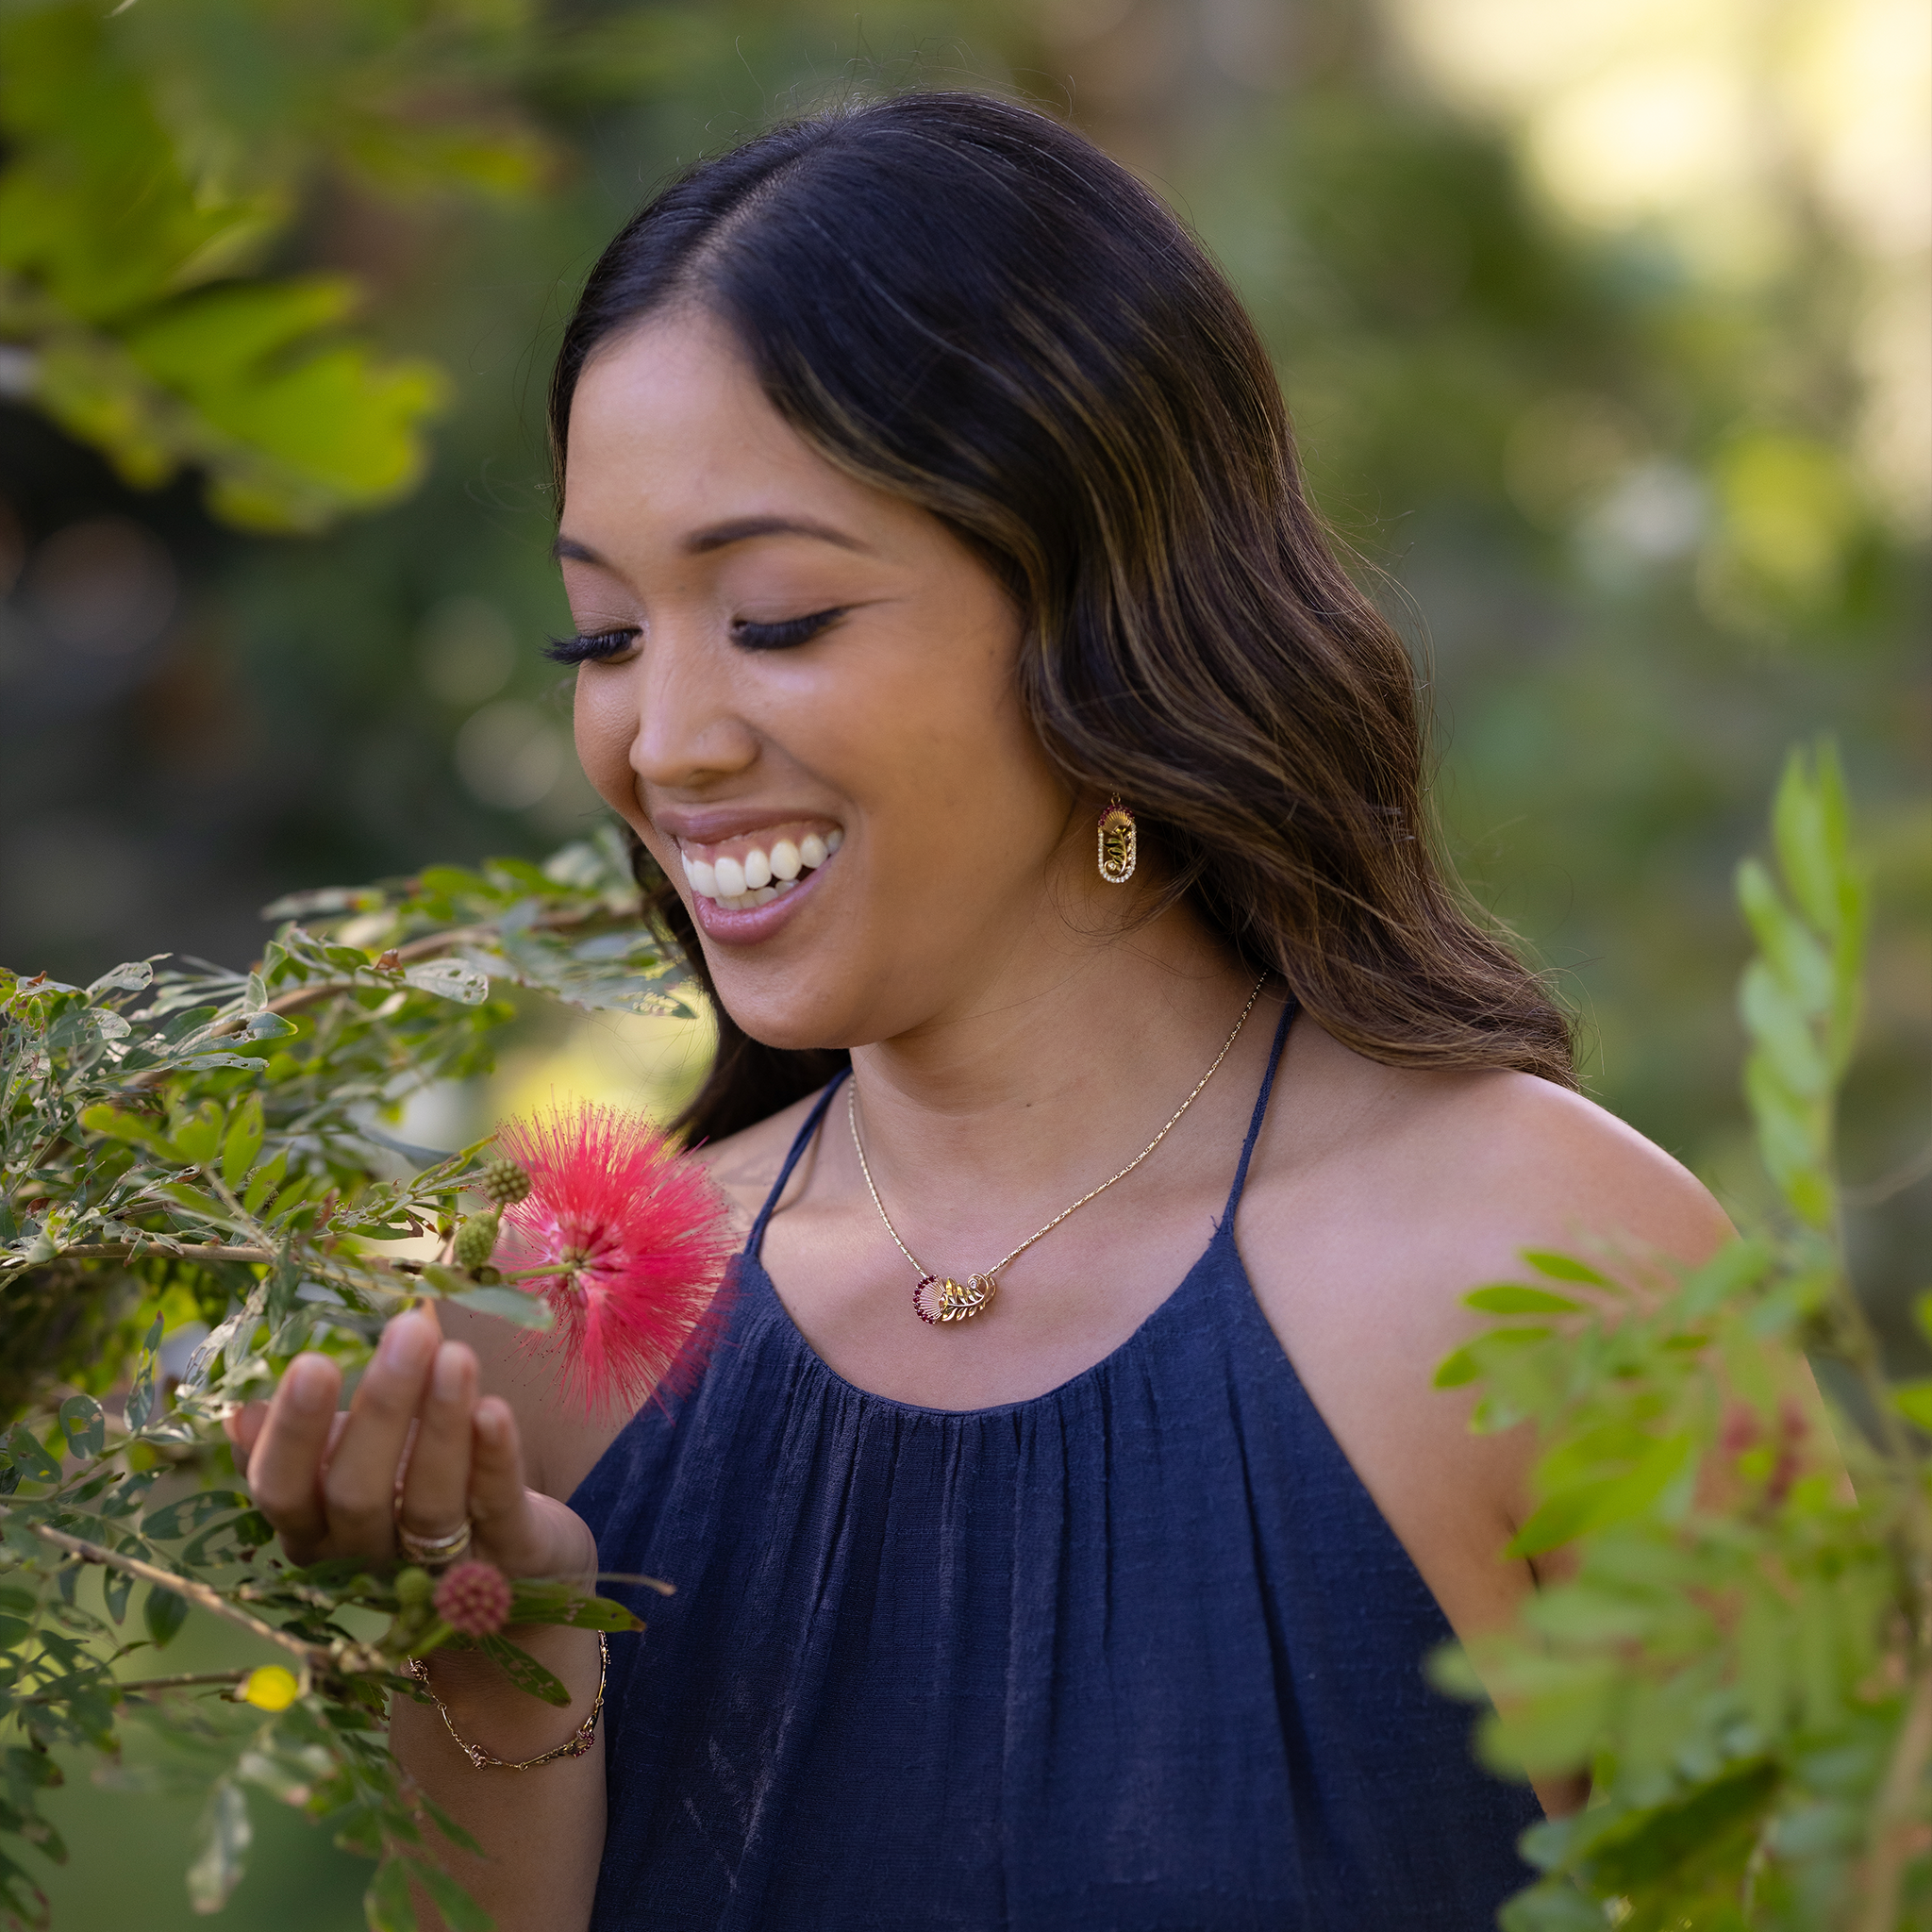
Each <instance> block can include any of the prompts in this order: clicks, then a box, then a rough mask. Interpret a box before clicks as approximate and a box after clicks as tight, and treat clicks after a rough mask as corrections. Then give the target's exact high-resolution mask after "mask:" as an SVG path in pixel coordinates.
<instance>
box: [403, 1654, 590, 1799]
mask: <svg viewBox="0 0 1932 1932" xmlns="http://www.w3.org/2000/svg"><path fill="white" fill-rule="evenodd" d="M408 1673H409V1674H410V1676H412V1677H414V1678H415V1680H416V1681H417V1683H419V1684H421V1685H422V1686H423V1688H424V1689H425V1691H428V1692H429V1701H430V1702H431V1703H432V1704H433V1705H435V1707H436V1708H437V1710H438V1712H439V1713H440V1714H441V1718H442V1727H443V1729H444V1730H446V1731H447V1732H448V1733H449V1734H450V1736H451V1737H452V1738H454V1739H455V1740H456V1746H457V1749H458V1751H460V1752H461V1753H462V1754H463V1756H464V1757H467V1758H468V1759H469V1760H470V1762H471V1763H472V1764H474V1765H475V1767H476V1769H477V1770H478V1771H535V1770H536V1768H537V1767H538V1766H539V1765H540V1764H554V1763H556V1761H557V1760H558V1758H559V1757H582V1756H583V1755H584V1753H585V1752H586V1751H588V1750H589V1749H590V1748H591V1740H593V1739H594V1738H595V1737H596V1735H597V1719H598V1717H599V1715H600V1714H601V1713H602V1711H603V1709H604V1686H605V1684H606V1683H607V1682H608V1679H609V1676H610V1640H609V1639H608V1637H607V1636H605V1634H604V1633H603V1631H601V1630H600V1631H598V1633H597V1695H596V1697H595V1699H594V1700H593V1701H592V1702H591V1714H590V1716H589V1717H587V1718H586V1719H585V1720H584V1721H583V1723H582V1724H579V1725H578V1726H577V1727H576V1729H575V1730H574V1731H573V1732H572V1733H571V1734H570V1736H569V1737H568V1738H566V1739H565V1740H563V1742H562V1743H561V1744H559V1745H558V1747H557V1748H556V1750H554V1751H546V1752H544V1754H543V1755H542V1757H525V1759H523V1761H522V1762H521V1763H513V1762H512V1761H511V1760H510V1759H509V1758H508V1757H497V1756H496V1754H495V1753H494V1752H493V1751H486V1750H484V1748H483V1747H482V1745H480V1744H473V1743H471V1742H470V1741H469V1740H468V1739H467V1738H465V1737H464V1736H463V1734H462V1733H461V1732H460V1731H459V1730H458V1729H457V1726H456V1720H455V1719H454V1718H452V1717H451V1716H450V1714H449V1706H448V1705H446V1704H445V1703H444V1702H443V1701H442V1699H441V1698H440V1697H439V1696H438V1695H437V1694H436V1691H435V1687H434V1686H433V1685H432V1684H431V1683H430V1681H429V1667H428V1666H427V1665H426V1664H425V1662H424V1661H423V1659H422V1658H421V1657H411V1658H409V1660H408Z"/></svg>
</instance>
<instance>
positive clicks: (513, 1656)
mask: <svg viewBox="0 0 1932 1932" xmlns="http://www.w3.org/2000/svg"><path fill="white" fill-rule="evenodd" d="M477 1641H478V1644H479V1647H480V1648H481V1649H482V1650H483V1652H484V1653H485V1654H486V1655H487V1656H489V1657H492V1658H494V1659H495V1661H496V1662H497V1663H498V1664H499V1665H500V1666H501V1667H502V1669H503V1673H504V1674H505V1675H506V1676H507V1677H508V1679H509V1680H510V1682H511V1683H512V1684H514V1685H515V1686H516V1687H517V1689H518V1690H519V1691H526V1692H528V1694H529V1695H530V1696H532V1697H541V1699H542V1700H543V1702H544V1703H545V1704H554V1705H556V1706H557V1707H558V1709H559V1710H561V1709H563V1708H564V1707H566V1706H568V1705H569V1703H570V1692H569V1691H566V1690H565V1689H564V1687H563V1685H562V1684H561V1683H559V1682H558V1679H557V1678H556V1677H554V1676H553V1675H552V1674H550V1673H549V1672H548V1671H547V1670H545V1669H544V1668H543V1666H542V1665H541V1664H540V1663H539V1662H538V1661H537V1659H536V1658H535V1657H532V1656H531V1655H530V1654H529V1652H528V1651H526V1650H520V1649H519V1648H518V1647H517V1646H516V1645H515V1644H514V1643H512V1642H511V1641H509V1639H508V1638H507V1637H484V1638H480V1639H478V1640H477Z"/></svg>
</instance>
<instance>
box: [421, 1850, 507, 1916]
mask: <svg viewBox="0 0 1932 1932" xmlns="http://www.w3.org/2000/svg"><path fill="white" fill-rule="evenodd" d="M408 1864H409V1869H410V1870H411V1871H412V1872H414V1873H415V1874H416V1878H417V1882H418V1883H419V1884H420V1885H421V1886H422V1887H423V1889H424V1890H425V1891H426V1892H428V1894H429V1896H430V1897H431V1898H432V1899H434V1900H435V1901H436V1909H437V1910H438V1911H439V1912H441V1914H442V1922H443V1924H445V1925H447V1926H448V1927H449V1932H492V1928H493V1927H494V1925H495V1924H496V1921H495V1920H494V1919H492V1918H491V1916H490V1914H489V1913H488V1912H486V1911H485V1910H484V1909H483V1907H481V1906H479V1905H478V1904H477V1903H476V1901H475V1899H473V1898H472V1897H471V1896H470V1894H469V1893H468V1892H467V1891H465V1890H463V1888H462V1887H461V1886H460V1885H458V1883H457V1882H456V1880H455V1879H454V1878H452V1877H451V1876H450V1875H449V1874H448V1873H447V1872H445V1871H444V1870H443V1869H442V1867H441V1865H437V1864H433V1863H431V1862H430V1860H428V1859H427V1858H411V1859H409V1861H408Z"/></svg>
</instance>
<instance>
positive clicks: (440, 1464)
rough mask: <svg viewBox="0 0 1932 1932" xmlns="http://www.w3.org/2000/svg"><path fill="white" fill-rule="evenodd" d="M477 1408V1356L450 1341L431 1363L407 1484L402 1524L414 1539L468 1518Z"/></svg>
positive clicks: (446, 1530)
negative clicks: (472, 1413) (473, 1419)
mask: <svg viewBox="0 0 1932 1932" xmlns="http://www.w3.org/2000/svg"><path fill="white" fill-rule="evenodd" d="M475 1406H476V1357H475V1354H474V1353H473V1352H472V1351H471V1350H470V1349H468V1348H466V1347H464V1345H463V1344H462V1343H461V1342H460V1341H445V1342H444V1343H443V1344H442V1345H441V1347H440V1348H439V1349H438V1350H437V1351H436V1355H435V1357H434V1359H433V1361H432V1362H431V1364H430V1369H429V1383H428V1388H427V1391H426V1392H425V1395H424V1398H423V1409H422V1417H421V1420H420V1422H419V1423H418V1424H417V1429H416V1437H415V1441H414V1442H413V1443H412V1445H411V1447H410V1450H409V1467H408V1476H407V1477H406V1478H405V1480H404V1483H403V1494H402V1507H401V1522H402V1525H403V1527H404V1528H405V1529H407V1530H408V1531H409V1533H410V1534H411V1535H413V1536H419V1537H424V1538H435V1537H441V1536H446V1535H448V1534H449V1532H450V1531H452V1530H454V1529H456V1528H458V1526H459V1525H460V1524H461V1523H462V1522H463V1519H464V1518H465V1517H466V1516H467V1515H468V1514H469V1495H470V1447H471V1436H472V1429H471V1411H472V1410H473V1409H474V1408H475Z"/></svg>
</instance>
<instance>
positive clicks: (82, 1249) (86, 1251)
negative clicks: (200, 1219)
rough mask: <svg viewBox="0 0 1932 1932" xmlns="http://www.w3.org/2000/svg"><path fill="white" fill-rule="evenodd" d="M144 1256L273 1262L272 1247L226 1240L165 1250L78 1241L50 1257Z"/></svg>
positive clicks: (153, 1245) (125, 1258) (141, 1243)
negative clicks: (236, 1243) (247, 1244)
mask: <svg viewBox="0 0 1932 1932" xmlns="http://www.w3.org/2000/svg"><path fill="white" fill-rule="evenodd" d="M143 1255H161V1256H168V1257H173V1258H174V1259H175V1260H179V1261H273V1260H274V1259H275V1250H274V1249H273V1248H261V1247H256V1246H253V1245H249V1246H243V1247H238V1246H231V1245H229V1244H228V1243H227V1242H225V1241H223V1242H216V1241H208V1242H200V1241H181V1242H178V1243H177V1244H175V1246H173V1247H164V1246H162V1245H161V1244H160V1243H159V1242H157V1241H78V1242H76V1243H75V1245H74V1246H73V1247H71V1248H61V1249H59V1250H58V1252H57V1253H56V1254H55V1256H54V1257H53V1258H54V1259H55V1260H57V1261H64V1260H66V1259H67V1258H68V1257H69V1256H80V1257H83V1258H85V1259H87V1260H91V1261H128V1260H133V1259H135V1258H136V1257H140V1256H143Z"/></svg>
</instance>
